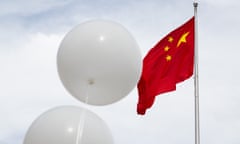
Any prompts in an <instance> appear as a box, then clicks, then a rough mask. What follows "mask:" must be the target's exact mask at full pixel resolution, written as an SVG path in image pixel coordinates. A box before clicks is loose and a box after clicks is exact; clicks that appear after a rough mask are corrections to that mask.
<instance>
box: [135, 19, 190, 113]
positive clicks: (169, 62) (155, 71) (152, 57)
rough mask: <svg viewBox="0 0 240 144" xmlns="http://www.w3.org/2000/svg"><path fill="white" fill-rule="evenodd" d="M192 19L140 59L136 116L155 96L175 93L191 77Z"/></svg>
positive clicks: (150, 104) (142, 111)
mask: <svg viewBox="0 0 240 144" xmlns="http://www.w3.org/2000/svg"><path fill="white" fill-rule="evenodd" d="M193 65H194V17H192V18H191V19H190V20H188V21H187V22H186V23H185V24H183V25H182V26H180V27H178V28H177V29H175V30H174V31H172V32H170V33H169V34H168V35H167V36H166V37H164V38H163V39H162V40H160V41H159V42H158V43H157V44H156V45H155V46H154V47H153V48H152V49H151V50H150V51H149V52H148V54H147V55H146V57H145V58H144V60H143V69H142V75H141V78H140V80H139V82H138V85H137V87H138V94H139V99H138V105H137V113H138V114H141V115H144V114H145V111H146V109H148V108H150V107H151V106H152V105H153V102H154V99H155V97H156V96H157V95H159V94H162V93H165V92H169V91H174V90H176V84H177V83H179V82H182V81H184V80H186V79H188V78H189V77H191V76H192V74H193Z"/></svg>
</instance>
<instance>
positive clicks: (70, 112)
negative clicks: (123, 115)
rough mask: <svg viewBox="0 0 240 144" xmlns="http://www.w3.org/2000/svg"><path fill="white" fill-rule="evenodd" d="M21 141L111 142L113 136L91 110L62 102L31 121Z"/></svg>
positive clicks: (31, 143)
mask: <svg viewBox="0 0 240 144" xmlns="http://www.w3.org/2000/svg"><path fill="white" fill-rule="evenodd" d="M24 144H113V138H112V135H111V132H110V130H109V128H108V127H107V125H106V124H105V122H104V121H103V120H102V119H101V118H99V117H98V116H97V115H96V114H94V113H93V112H90V111H89V110H86V109H83V108H80V107H75V106H61V107H57V108H54V109H51V110H49V111H47V112H45V113H43V114H42V115H40V116H39V117H38V118H37V119H36V120H35V121H34V122H33V123H32V125H31V126H30V128H29V130H28V131H27V133H26V135H25V139H24Z"/></svg>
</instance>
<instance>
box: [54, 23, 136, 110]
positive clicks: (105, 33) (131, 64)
mask: <svg viewBox="0 0 240 144" xmlns="http://www.w3.org/2000/svg"><path fill="white" fill-rule="evenodd" d="M57 66H58V73H59V76H60V79H61V81H62V83H63V85H64V86H65V88H66V89H67V90H68V91H69V92H70V93H71V94H72V95H73V96H74V97H76V98H77V99H78V100H80V101H82V102H84V103H88V104H92V105H106V104H111V103H114V102H116V101H118V100H120V99H122V98H123V97H125V96H126V95H127V94H128V93H129V92H130V91H131V90H132V89H133V88H134V87H135V86H136V83H137V81H138V79H139V77H140V74H141V53H140V49H139V47H138V45H137V43H136V41H135V39H134V38H133V36H132V35H131V34H130V33H129V32H128V31H127V30H126V29H125V28H124V27H123V26H122V25H120V24H118V23H115V22H112V21H106V20H93V21H88V22H85V23H83V24H80V25H78V26H76V27H75V28H73V30H71V31H70V32H69V33H68V34H67V35H66V36H65V38H64V39H63V41H62V43H61V45H60V47H59V51H58V55H57Z"/></svg>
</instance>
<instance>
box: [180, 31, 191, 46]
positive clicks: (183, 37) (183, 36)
mask: <svg viewBox="0 0 240 144" xmlns="http://www.w3.org/2000/svg"><path fill="white" fill-rule="evenodd" d="M188 34H189V32H186V33H184V34H183V35H182V36H181V38H180V39H179V40H178V43H177V47H179V46H180V44H181V43H186V42H187V40H186V38H187V36H188Z"/></svg>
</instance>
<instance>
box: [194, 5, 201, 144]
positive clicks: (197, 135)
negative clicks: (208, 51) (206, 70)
mask: <svg viewBox="0 0 240 144" xmlns="http://www.w3.org/2000/svg"><path fill="white" fill-rule="evenodd" d="M193 7H194V95H195V97H194V99H195V144H200V125H199V124H200V119H199V81H198V27H197V26H198V25H197V24H198V21H197V7H198V3H197V2H196V1H194V3H193Z"/></svg>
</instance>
